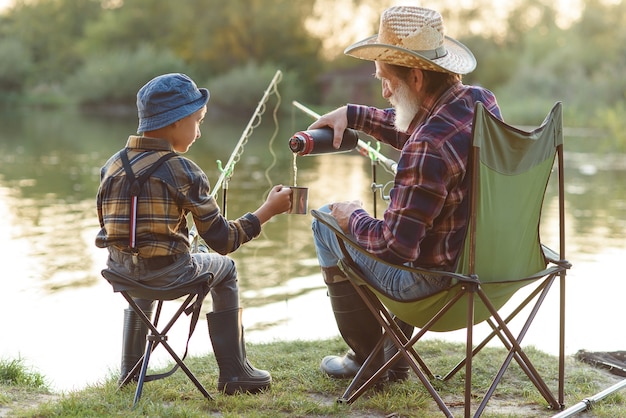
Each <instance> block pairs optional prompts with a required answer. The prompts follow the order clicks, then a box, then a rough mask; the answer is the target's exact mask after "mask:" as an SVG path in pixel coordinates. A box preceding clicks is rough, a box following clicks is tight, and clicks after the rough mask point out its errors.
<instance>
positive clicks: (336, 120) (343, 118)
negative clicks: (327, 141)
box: [309, 106, 348, 149]
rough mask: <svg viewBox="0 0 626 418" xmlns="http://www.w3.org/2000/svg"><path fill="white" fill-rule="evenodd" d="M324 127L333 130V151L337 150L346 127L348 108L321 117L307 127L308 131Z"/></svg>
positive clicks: (343, 107) (338, 109)
mask: <svg viewBox="0 0 626 418" xmlns="http://www.w3.org/2000/svg"><path fill="white" fill-rule="evenodd" d="M326 126H328V127H331V128H333V133H334V135H333V147H335V149H337V148H339V147H340V146H341V140H342V139H343V133H344V131H345V130H346V128H347V127H348V107H347V106H342V107H340V108H337V109H335V110H333V111H332V112H329V113H326V114H325V115H322V116H321V117H320V118H319V119H318V120H316V121H315V122H313V123H312V124H311V125H310V126H309V129H319V128H324V127H326Z"/></svg>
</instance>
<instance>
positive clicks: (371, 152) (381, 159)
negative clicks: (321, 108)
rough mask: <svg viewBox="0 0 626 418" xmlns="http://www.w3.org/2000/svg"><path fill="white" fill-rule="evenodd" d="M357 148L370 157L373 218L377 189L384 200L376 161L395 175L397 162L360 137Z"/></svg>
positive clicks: (310, 111) (306, 111) (303, 108)
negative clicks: (378, 179) (378, 180)
mask: <svg viewBox="0 0 626 418" xmlns="http://www.w3.org/2000/svg"><path fill="white" fill-rule="evenodd" d="M292 104H293V105H294V106H295V107H297V108H298V109H300V110H302V111H303V112H304V113H306V114H307V115H309V116H311V117H313V118H314V119H319V118H320V116H321V115H319V114H318V113H316V112H314V111H313V110H311V109H309V108H308V107H306V106H305V105H303V104H302V103H299V102H298V101H296V100H294V101H292ZM378 146H379V147H380V143H378ZM356 148H357V150H358V151H359V152H360V153H361V155H365V156H368V157H369V158H370V161H371V163H372V186H371V188H372V195H373V197H372V198H373V213H372V215H373V216H374V218H375V217H376V216H377V213H376V198H377V195H376V191H377V190H378V189H380V190H381V196H382V199H383V200H386V198H385V196H384V195H383V191H382V190H383V188H384V186H383V185H381V184H378V182H377V174H376V167H377V165H378V163H382V164H383V167H384V168H385V170H387V172H389V173H391V174H393V175H396V173H397V169H398V163H396V162H395V161H394V160H392V159H390V158H387V157H385V156H384V155H383V154H381V153H380V151H379V150H378V149H374V148H372V147H371V146H370V145H369V144H368V143H366V142H364V141H363V140H361V139H358V140H357V145H356Z"/></svg>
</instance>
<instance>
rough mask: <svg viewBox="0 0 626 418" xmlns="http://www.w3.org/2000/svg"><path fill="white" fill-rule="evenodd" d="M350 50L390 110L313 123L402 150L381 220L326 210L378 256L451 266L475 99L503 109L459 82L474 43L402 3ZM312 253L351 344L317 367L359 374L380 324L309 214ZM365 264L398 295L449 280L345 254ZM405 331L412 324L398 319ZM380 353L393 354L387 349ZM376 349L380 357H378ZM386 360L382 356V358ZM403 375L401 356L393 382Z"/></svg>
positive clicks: (462, 219) (361, 109)
mask: <svg viewBox="0 0 626 418" xmlns="http://www.w3.org/2000/svg"><path fill="white" fill-rule="evenodd" d="M345 53H346V54H347V55H350V56H353V57H356V58H360V59H364V60H369V61H374V63H375V66H376V78H378V79H379V80H380V81H381V85H382V95H383V97H384V98H385V99H386V100H387V101H389V103H390V104H391V106H392V108H390V109H384V110H383V109H377V108H374V107H366V106H362V105H354V104H348V105H347V106H343V107H340V108H338V109H336V110H334V111H332V112H330V113H328V114H326V115H323V116H322V117H321V118H320V119H319V120H317V121H316V122H315V123H313V124H312V125H311V126H310V128H311V129H314V128H320V127H323V126H330V127H332V128H333V129H334V146H335V147H338V146H339V144H340V143H341V137H342V134H343V131H344V130H345V129H346V128H352V129H356V130H359V131H362V132H365V133H367V134H369V135H371V136H373V137H374V138H376V139H377V140H378V141H381V142H383V143H386V144H389V145H391V146H393V147H394V148H396V149H398V150H400V151H401V155H400V158H399V160H398V167H397V174H396V176H395V179H394V186H393V188H392V190H391V192H390V202H389V206H388V208H387V209H386V210H385V212H384V215H383V218H382V219H376V218H373V217H372V216H370V215H369V214H368V213H367V212H366V211H365V210H364V209H363V208H362V206H361V204H360V203H358V202H337V203H332V204H330V205H327V206H325V207H323V208H321V209H320V210H321V211H325V212H330V213H331V214H332V215H333V216H334V217H335V218H336V219H337V221H338V223H339V225H340V226H341V228H342V229H343V231H344V232H345V233H347V234H351V235H352V236H353V237H354V238H355V239H356V241H357V242H358V243H359V245H360V246H362V247H363V248H365V249H367V251H368V252H369V253H371V254H375V255H376V256H378V257H380V258H381V259H383V260H385V261H388V262H391V263H394V264H405V265H410V266H415V267H420V268H426V269H437V270H444V271H454V269H455V267H456V264H457V258H458V256H459V254H460V252H461V247H462V243H463V239H464V236H465V232H466V227H467V221H468V219H467V218H468V199H467V193H468V188H469V183H468V177H469V176H466V170H467V166H468V156H469V152H470V147H471V130H472V119H473V111H474V104H475V103H476V102H478V101H480V102H482V103H484V104H485V106H486V108H487V109H489V110H490V111H491V112H493V113H494V114H496V115H498V116H500V110H499V108H498V105H497V102H496V99H495V97H494V95H493V93H491V92H490V91H488V90H486V89H484V88H481V87H476V86H467V85H464V84H463V83H462V81H461V77H462V75H463V74H467V73H469V72H471V71H473V70H474V68H475V67H476V60H475V58H474V56H473V54H472V53H471V51H470V50H469V49H468V48H467V47H466V46H464V45H463V44H461V43H460V42H458V41H456V40H454V39H452V38H449V37H447V36H445V35H444V25H443V19H442V17H441V15H440V14H439V13H438V12H436V11H434V10H430V9H425V8H420V7H407V6H399V7H392V8H389V9H387V10H385V11H384V12H383V14H382V16H381V20H380V28H379V33H378V34H377V35H373V36H371V37H369V38H366V39H364V40H362V41H360V42H357V43H355V44H353V45H351V46H349V47H348V48H347V49H346V51H345ZM313 233H314V239H315V245H316V250H317V256H318V260H319V263H320V267H321V270H322V275H323V278H324V281H325V283H326V285H327V287H328V295H329V297H330V302H331V306H332V309H333V312H334V314H335V319H336V322H337V326H338V328H339V331H340V333H341V335H342V337H343V338H344V340H345V341H346V343H347V344H348V346H349V347H350V348H351V350H350V351H349V352H348V353H347V354H346V355H345V356H327V357H325V358H324V359H323V360H322V363H321V369H322V371H323V372H325V373H327V374H328V375H329V376H332V377H337V378H344V377H352V376H354V375H355V374H356V372H357V370H358V369H359V367H360V365H361V364H362V362H364V361H365V359H366V358H367V356H368V355H369V354H370V352H371V351H372V349H373V348H374V345H375V344H376V342H377V341H378V339H379V338H380V336H381V328H380V326H379V325H378V323H377V321H376V319H375V318H374V317H373V316H372V315H371V314H370V313H369V311H368V310H367V308H366V306H365V304H364V303H363V302H362V301H361V299H360V298H359V297H358V295H357V294H356V293H355V291H354V289H353V288H352V285H351V284H350V283H349V282H348V281H347V278H346V277H345V276H344V275H343V273H342V272H341V270H339V268H338V267H337V260H338V257H339V256H340V254H341V252H340V249H339V246H338V244H337V242H336V239H335V238H334V235H333V234H332V232H331V231H330V230H329V229H328V228H327V227H325V226H324V225H323V224H322V223H320V222H317V221H313ZM351 254H352V256H353V257H354V260H355V261H356V262H357V264H359V266H360V267H361V270H362V271H363V272H364V273H365V274H367V275H368V276H369V277H370V278H371V279H372V280H374V281H377V282H378V283H380V285H381V286H382V287H383V288H385V289H387V290H388V292H389V293H390V294H391V295H395V296H396V297H397V298H400V299H403V298H406V299H409V298H416V297H422V296H423V297H426V296H429V295H432V294H434V293H436V292H438V291H439V290H441V289H444V288H447V287H449V286H450V285H451V283H450V280H449V279H447V278H433V277H426V276H420V275H414V274H410V273H408V272H406V271H401V270H398V269H395V268H393V267H390V266H388V265H385V264H382V263H378V262H375V261H373V260H372V259H369V258H367V257H365V256H363V255H362V254H360V253H359V252H357V251H356V250H352V252H351ZM399 325H400V326H401V328H402V329H403V331H404V332H405V334H407V335H408V336H410V335H411V333H412V332H413V328H412V327H411V326H409V325H408V324H404V323H400V324H399ZM385 351H386V353H384V354H385V357H386V358H389V357H390V355H393V354H394V353H395V348H394V347H393V346H391V345H390V346H388V347H386V350H385ZM381 357H382V355H381ZM383 360H384V359H383V358H380V359H378V362H379V363H380V362H382V361H383ZM407 377H408V367H407V366H406V364H402V363H401V362H397V363H396V364H395V365H394V367H392V369H391V371H390V372H389V375H388V378H389V380H392V381H393V380H403V379H406V378H407Z"/></svg>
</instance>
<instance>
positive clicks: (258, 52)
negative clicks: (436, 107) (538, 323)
mask: <svg viewBox="0 0 626 418" xmlns="http://www.w3.org/2000/svg"><path fill="white" fill-rule="evenodd" d="M404 3H407V2H404ZM410 3H413V4H420V5H423V6H426V7H432V8H436V9H438V10H440V11H441V12H442V14H443V16H444V19H445V21H446V27H447V30H448V34H449V35H450V36H453V37H454V38H457V39H459V40H461V41H462V42H463V43H465V44H466V45H468V46H469V47H470V49H471V50H472V51H473V52H474V54H475V55H476V57H477V60H478V63H479V65H478V68H477V69H476V71H475V72H473V73H472V74H470V75H468V76H466V77H465V82H466V83H468V84H469V83H472V84H480V85H483V86H485V87H487V88H489V89H490V90H492V91H494V92H495V93H496V95H497V97H498V98H499V101H500V103H501V105H502V107H503V109H504V115H505V118H506V119H507V120H508V121H509V122H511V123H517V124H533V125H534V124H537V123H538V122H540V121H541V118H542V117H543V115H545V113H546V112H547V109H549V108H550V107H551V105H552V104H553V103H554V102H555V101H557V100H560V101H563V102H564V105H565V106H564V109H565V118H566V125H567V126H569V127H573V128H586V129H593V132H595V135H599V136H602V137H603V138H605V139H606V140H608V141H610V143H611V149H615V150H618V151H622V152H624V151H626V139H625V136H626V134H625V133H624V132H625V131H626V129H625V128H626V104H625V102H626V77H624V76H623V69H624V67H625V64H626V4H624V2H622V1H615V0H587V1H580V2H576V1H571V2H565V3H563V2H554V1H552V0H517V1H510V2H506V3H504V2H497V1H496V0H473V1H465V2H458V1H443V0H440V1H430V0H423V1H421V2H419V3H418V2H410ZM392 4H398V2H397V1H392V0H382V1H381V0H377V1H376V0H315V1H291V0H231V1H228V2H224V1H221V0H219V1H218V0H184V1H182V2H171V1H167V0H14V1H13V2H11V5H10V7H9V8H7V9H5V10H4V11H3V12H1V13H2V14H0V93H1V94H0V102H4V103H9V104H11V105H13V104H15V103H18V104H30V105H54V106H58V105H64V104H72V105H79V106H81V108H82V109H85V110H89V109H93V108H94V107H95V108H97V109H98V110H102V109H108V110H109V111H110V110H115V109H117V108H119V107H132V106H134V97H135V93H136V91H137V89H138V86H140V85H142V84H144V83H145V82H146V81H147V80H149V79H150V78H152V77H154V76H155V75H158V74H161V73H164V72H178V71H180V72H185V73H187V74H189V75H190V76H191V77H192V78H194V79H195V80H196V81H197V82H198V84H200V85H205V86H207V87H208V88H209V89H210V90H212V92H215V94H212V100H214V101H213V102H212V104H213V105H216V106H217V107H218V108H220V109H221V110H223V111H224V112H228V114H233V115H236V114H241V115H249V114H250V112H251V111H252V110H253V109H254V107H255V105H256V103H257V101H258V99H259V97H260V95H261V93H262V91H263V90H264V88H265V87H266V86H267V83H268V82H269V81H270V80H271V77H272V74H273V73H274V72H275V71H276V70H278V69H280V70H281V71H282V72H283V73H284V74H285V76H286V78H285V79H286V80H288V82H286V83H284V85H281V90H282V92H283V93H284V94H285V95H286V96H287V97H289V98H296V99H298V100H300V101H302V102H304V103H311V104H317V105H322V106H328V107H332V106H337V105H340V104H342V103H345V102H347V101H350V100H351V95H350V90H349V89H348V86H347V85H346V83H344V82H335V83H332V89H331V90H332V94H322V93H321V92H322V91H323V89H322V88H321V84H322V83H323V82H324V81H323V80H328V74H330V75H331V77H332V74H334V72H336V71H343V72H344V73H345V72H346V71H347V72H348V74H349V72H350V71H351V70H355V71H356V69H357V68H358V67H360V66H363V65H367V64H366V63H364V62H362V61H359V60H355V59H353V58H349V57H345V56H343V54H342V51H343V49H344V48H345V47H346V46H347V45H349V44H350V43H352V42H354V41H356V40H359V39H361V38H363V37H364V36H367V35H369V34H372V33H375V32H376V31H377V26H378V19H379V15H380V12H381V11H382V10H383V9H384V8H385V7H387V6H389V5H392ZM459 4H461V5H462V6H459ZM563 4H565V6H563ZM496 5H497V7H496ZM559 5H561V6H559ZM567 5H570V6H567ZM574 6H576V8H573V7H574ZM568 7H570V8H569V9H568ZM324 75H327V77H326V78H324ZM371 82H372V85H373V88H371V89H367V92H366V94H367V96H366V97H368V98H369V101H370V102H371V103H372V104H375V105H384V102H382V99H381V98H380V93H379V88H377V87H378V86H376V81H375V80H374V79H373V78H372V81H371ZM343 89H345V94H342V91H343ZM218 92H219V94H217V93H218ZM360 97H362V95H361V96H360ZM286 103H288V102H286Z"/></svg>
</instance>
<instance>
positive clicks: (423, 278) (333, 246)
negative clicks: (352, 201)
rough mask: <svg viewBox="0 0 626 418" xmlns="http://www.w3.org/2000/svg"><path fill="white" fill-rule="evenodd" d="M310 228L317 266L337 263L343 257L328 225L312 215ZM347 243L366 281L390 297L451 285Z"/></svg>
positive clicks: (407, 296) (425, 293) (416, 294)
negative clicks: (389, 262)
mask: <svg viewBox="0 0 626 418" xmlns="http://www.w3.org/2000/svg"><path fill="white" fill-rule="evenodd" d="M319 211H320V212H326V213H330V208H329V206H328V205H325V206H322V207H321V208H320V209H319ZM312 229H313V239H314V242H315V250H316V252H317V259H318V261H319V264H320V267H322V268H324V267H333V266H336V265H337V261H338V260H339V259H340V258H341V257H342V253H341V248H340V247H339V242H338V241H337V237H336V236H335V234H334V233H333V231H332V230H331V229H330V228H328V227H327V226H326V225H324V224H323V223H321V222H319V221H318V220H317V219H313V224H312ZM346 247H347V250H348V253H349V254H350V256H351V257H352V259H353V260H354V261H355V263H356V264H357V265H358V266H359V268H360V269H361V271H362V272H363V274H364V275H365V276H366V278H367V279H368V281H369V282H371V283H376V284H377V285H378V286H379V287H380V288H382V289H383V290H384V291H385V293H387V294H388V295H389V296H390V297H392V298H395V299H399V300H412V299H417V298H422V297H427V296H430V295H432V294H434V293H437V292H439V291H441V290H442V289H446V288H448V287H450V282H451V281H450V279H449V278H443V277H436V276H430V275H421V274H415V273H411V272H408V271H405V270H401V269H397V268H394V267H391V266H389V265H386V264H384V263H380V262H378V261H376V260H374V259H373V258H371V257H368V256H366V255H365V254H363V253H361V252H359V251H358V250H356V249H355V248H354V247H352V246H350V245H349V244H348V245H346Z"/></svg>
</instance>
